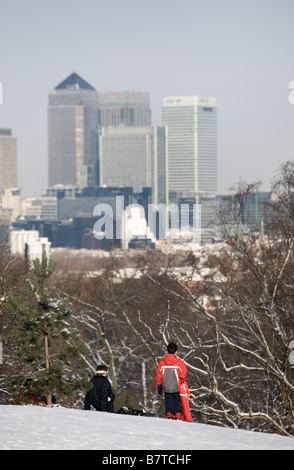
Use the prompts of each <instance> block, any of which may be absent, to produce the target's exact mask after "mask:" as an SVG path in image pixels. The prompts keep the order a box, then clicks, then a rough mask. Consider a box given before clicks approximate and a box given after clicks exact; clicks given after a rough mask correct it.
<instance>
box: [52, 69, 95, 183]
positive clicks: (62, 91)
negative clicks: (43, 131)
mask: <svg viewBox="0 0 294 470" xmlns="http://www.w3.org/2000/svg"><path fill="white" fill-rule="evenodd" d="M97 119H98V95H97V91H96V90H95V88H94V87H92V86H91V85H90V84H89V83H88V82H86V81H85V80H84V79H83V78H82V77H80V76H79V75H78V74H77V73H75V72H73V73H72V74H71V75H69V76H68V77H67V78H66V79H65V80H63V81H62V82H61V83H60V84H59V85H57V86H56V87H55V88H54V89H53V90H52V91H51V93H50V94H49V107H48V163H49V186H54V185H56V184H63V185H73V186H80V187H88V186H93V185H95V184H96V183H97V181H96V180H97V163H98V162H97V154H98V152H97V125H98V121H97Z"/></svg>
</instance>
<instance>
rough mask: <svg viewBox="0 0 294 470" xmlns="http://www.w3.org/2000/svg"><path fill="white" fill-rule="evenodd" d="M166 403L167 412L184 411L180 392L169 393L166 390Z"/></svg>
mask: <svg viewBox="0 0 294 470" xmlns="http://www.w3.org/2000/svg"><path fill="white" fill-rule="evenodd" d="M164 404H165V413H172V414H173V415H175V414H176V413H181V412H182V407H181V398H180V394H179V392H175V393H168V392H164Z"/></svg>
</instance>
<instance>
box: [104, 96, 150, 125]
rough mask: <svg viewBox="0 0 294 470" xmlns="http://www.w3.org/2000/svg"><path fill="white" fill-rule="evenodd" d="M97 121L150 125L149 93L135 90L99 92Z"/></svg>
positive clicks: (110, 123)
mask: <svg viewBox="0 0 294 470" xmlns="http://www.w3.org/2000/svg"><path fill="white" fill-rule="evenodd" d="M98 99H99V113H98V123H99V125H100V126H101V127H108V126H121V125H124V126H150V125H151V109H150V104H149V93H146V92H137V91H118V92H108V91H106V92H99V93H98Z"/></svg>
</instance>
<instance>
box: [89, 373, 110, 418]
mask: <svg viewBox="0 0 294 470" xmlns="http://www.w3.org/2000/svg"><path fill="white" fill-rule="evenodd" d="M90 382H91V383H92V385H93V387H92V388H91V389H90V390H89V391H88V392H87V393H86V396H85V402H84V409H85V410H90V407H91V405H92V406H93V407H94V408H95V409H96V410H97V411H107V412H108V413H113V400H114V394H113V392H112V388H111V385H110V382H109V380H108V379H107V377H103V376H101V375H100V376H98V375H95V376H94V377H93V378H92V379H91V380H90Z"/></svg>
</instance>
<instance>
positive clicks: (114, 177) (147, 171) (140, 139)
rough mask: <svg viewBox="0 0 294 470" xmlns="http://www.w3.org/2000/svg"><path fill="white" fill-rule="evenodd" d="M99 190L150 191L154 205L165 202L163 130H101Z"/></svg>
mask: <svg viewBox="0 0 294 470" xmlns="http://www.w3.org/2000/svg"><path fill="white" fill-rule="evenodd" d="M99 163H100V184H101V186H103V185H105V186H122V187H123V186H131V187H133V189H134V192H141V191H142V189H143V188H146V187H151V188H152V202H153V203H154V204H157V203H162V204H166V202H167V148H166V129H165V127H163V126H160V127H158V126H147V127H143V126H142V127H127V126H122V127H119V126H118V127H103V128H102V129H101V135H100V136H99Z"/></svg>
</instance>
